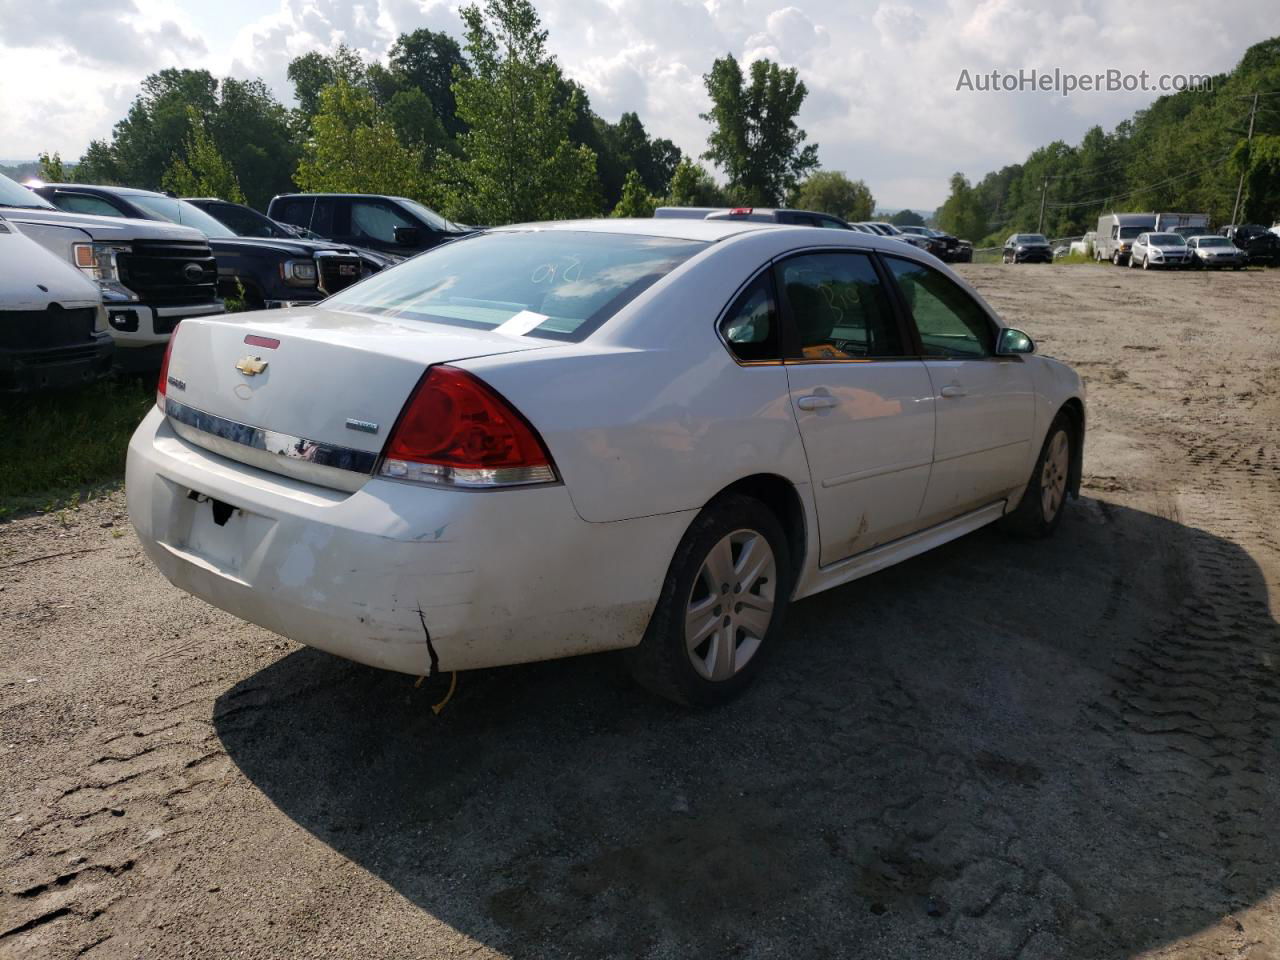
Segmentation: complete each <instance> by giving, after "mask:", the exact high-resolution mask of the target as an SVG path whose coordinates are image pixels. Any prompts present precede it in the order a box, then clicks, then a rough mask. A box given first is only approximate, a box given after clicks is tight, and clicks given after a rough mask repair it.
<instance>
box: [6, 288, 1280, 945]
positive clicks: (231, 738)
mask: <svg viewBox="0 0 1280 960" xmlns="http://www.w3.org/2000/svg"><path fill="white" fill-rule="evenodd" d="M964 272H965V273H966V274H967V275H968V276H969V277H970V278H971V279H972V280H973V282H974V283H975V284H976V285H977V286H978V287H979V288H980V289H981V290H982V291H983V292H984V293H985V294H986V295H987V296H988V297H989V299H990V300H991V301H992V303H993V304H995V306H996V307H997V308H998V309H1000V310H1001V311H1002V312H1003V313H1004V315H1005V316H1006V317H1007V319H1008V320H1009V321H1010V322H1011V323H1013V324H1014V325H1017V326H1020V327H1023V328H1025V329H1026V330H1028V331H1029V332H1030V333H1032V335H1033V336H1035V337H1036V338H1037V339H1038V341H1039V343H1040V344H1041V348H1042V349H1043V350H1044V351H1045V352H1047V353H1051V354H1054V355H1056V356H1059V357H1062V358H1063V359H1065V360H1067V361H1069V362H1071V363H1073V364H1075V365H1076V367H1077V368H1078V369H1079V370H1080V371H1082V372H1083V374H1084V375H1085V377H1086V378H1087V379H1088V381H1089V390H1090V397H1089V399H1090V416H1091V422H1090V431H1089V436H1088V443H1087V450H1086V461H1085V484H1084V485H1085V489H1084V491H1083V494H1084V495H1083V497H1082V498H1081V500H1080V501H1079V502H1077V503H1075V504H1073V505H1072V509H1071V513H1070V514H1069V516H1068V517H1067V518H1066V521H1065V523H1064V524H1063V526H1062V528H1061V529H1060V531H1059V533H1058V536H1057V537H1056V538H1054V539H1053V540H1051V541H1045V542H1039V543H1020V542H1011V541H1009V540H1006V539H1005V538H1003V537H1002V536H1001V535H1000V534H999V533H998V532H995V531H991V530H987V531H981V532H979V533H976V534H973V535H971V536H969V537H966V538H964V539H963V540H960V541H958V542H955V543H952V544H950V545H948V546H946V547H944V548H942V549H940V550H937V551H935V552H933V553H931V554H929V555H926V556H924V557H921V558H918V559H916V560H912V561H910V562H907V563H905V564H901V565H899V566H898V567H895V568H893V569H891V570H888V571H886V572H884V573H881V574H878V575H876V576H873V577H870V578H867V579H865V580H862V581H859V582H857V583H854V584H851V585H849V586H846V587H843V588H840V589H838V590H833V591H830V592H828V593H826V594H823V595H821V596H819V597H816V598H813V599H811V600H806V601H804V602H802V603H800V604H798V605H797V606H796V607H794V608H793V611H792V619H791V621H790V624H789V629H788V631H787V636H786V639H785V642H784V643H783V645H782V646H781V647H780V648H779V649H778V650H777V651H776V653H775V658H774V659H773V661H772V663H771V664H770V668H769V669H768V670H767V671H765V673H764V674H763V675H762V677H761V680H760V682H759V683H758V684H757V685H756V686H755V687H754V688H753V689H752V690H751V691H750V693H749V694H748V695H747V696H746V697H744V698H743V699H741V700H740V701H738V702H736V703H734V704H732V705H731V706H729V707H727V708H725V709H721V710H718V711H714V712H709V713H694V712H686V711H682V710H679V709H676V708H673V707H671V706H669V705H667V704H665V703H661V702H656V701H654V700H652V699H650V698H648V697H647V696H645V695H643V694H642V693H640V692H638V691H637V690H635V689H634V688H633V687H632V686H631V685H630V684H629V683H628V681H627V680H626V679H625V678H624V676H623V675H622V673H621V671H620V669H619V667H618V665H617V663H616V660H615V659H614V658H612V657H595V658H586V659H580V660H573V661H563V662H559V663H549V664H538V665H533V666H528V667H521V668H512V669H506V670H495V671H487V672H483V673H479V674H469V675H464V676H463V677H461V678H460V687H459V692H458V695H457V696H455V698H454V700H453V702H452V703H451V704H450V705H449V706H448V708H447V709H446V710H445V711H444V713H443V714H442V715H441V716H439V717H437V716H435V715H433V714H432V712H431V710H430V709H429V705H430V704H431V703H433V702H435V701H436V700H438V699H439V697H440V694H441V691H440V689H439V687H438V686H435V685H434V683H433V684H432V685H425V686H423V687H422V688H418V689H415V687H414V686H413V680H412V678H407V677H403V676H399V675H395V674H389V673H379V672H377V671H374V670H370V669H368V668H365V667H361V666H357V665H355V664H351V663H347V662H344V661H342V660H338V659H335V658H332V657H329V656H327V655H324V654H320V653H316V652H314V651H311V650H308V649H305V648H302V647H299V646H297V645H295V644H293V643H291V642H288V641H284V640H282V639H280V638H278V637H276V636H273V635H271V634H269V633H266V632H265V631H262V630H260V629H258V628H256V627H251V626H248V625H246V624H243V623H240V622H239V621H237V620H235V619H234V618H232V617H230V616H227V615H226V614H223V613H221V612H219V611H217V610H214V609H213V608H211V607H209V606H207V605H205V604H204V603H202V602H200V601H198V600H195V599H193V598H191V597H188V596H186V595H184V594H182V593H180V592H179V591H177V590H176V589H174V588H172V587H170V586H169V585H168V584H167V583H166V582H165V581H163V580H162V579H161V578H160V576H159V575H158V574H157V573H156V572H155V571H154V570H153V569H152V568H151V567H150V565H149V564H148V563H147V562H146V560H145V559H144V557H143V555H142V552H141V550H140V548H139V546H138V544H137V542H136V540H135V539H134V536H133V533H132V531H131V529H130V528H129V525H128V521H127V518H126V517H125V513H124V506H123V499H122V497H121V496H119V495H117V496H113V497H109V498H107V499H103V500H99V501H96V502H94V503H92V504H90V505H87V506H84V507H82V508H80V509H78V510H75V511H71V512H68V513H64V514H55V515H44V516H38V517H29V518H25V519H20V520H16V521H13V522H10V523H6V524H3V525H0V626H2V632H0V644H2V647H0V649H2V651H3V658H2V660H0V784H3V790H2V791H0V955H3V956H5V957H10V956H11V957H41V958H44V957H52V958H65V957H76V956H88V957H91V958H95V960H101V958H111V957H139V956H146V957H308V958H311V957H350V958H360V960H366V958H377V957H397V958H399V957H472V958H481V957H497V956H519V957H591V958H598V957H649V958H676V957H680V958H685V957H721V956H735V957H745V958H755V957H784V958H797V957H803V958H822V957H848V956H858V957H885V958H895V960H896V958H902V957H982V958H993V957H1015V956H1019V957H1026V958H1038V957H1063V958H1068V957H1069V958H1087V957H1138V956H1141V957H1184V958H1191V957H1195V958H1209V957H1214V958H1217V957H1235V958H1255V960H1257V958H1263V957H1268V958H1269V957H1276V956H1280V919H1278V918H1280V895H1278V893H1277V885H1278V884H1280V858H1278V857H1277V849H1276V847H1277V833H1276V830H1275V826H1274V825H1275V823H1276V820H1277V814H1278V813H1280V802H1278V801H1280V796H1278V794H1280V786H1278V784H1280V780H1278V779H1277V772H1278V771H1280V756H1278V755H1277V751H1278V745H1280V738H1278V737H1277V734H1278V733H1280V692H1278V691H1277V684H1276V679H1277V669H1278V668H1280V627H1278V626H1277V623H1276V620H1275V617H1274V615H1273V614H1272V612H1271V611H1272V610H1273V609H1275V601H1274V597H1273V596H1272V594H1273V592H1274V591H1275V590H1276V589H1277V588H1278V587H1280V529H1278V528H1280V521H1278V520H1277V518H1278V517H1280V482H1278V481H1280V377H1278V373H1280V340H1277V331H1278V330H1280V311H1278V310H1277V306H1276V302H1277V298H1276V292H1277V281H1280V274H1278V273H1276V272H1271V273H1266V274H1264V273H1261V272H1256V271H1249V272H1246V273H1243V274H1235V273H1226V274H1218V275H1212V276H1206V275H1201V274H1189V273H1187V274H1181V273H1180V274H1174V275H1168V276H1165V275H1160V276H1153V275H1151V274H1149V273H1139V272H1136V271H1130V270H1117V269H1114V268H1109V267H1098V266H1093V265H1088V266H1071V267H1038V266H1021V267H1001V266H972V267H968V268H964ZM1268 824H1270V825H1271V826H1270V827H1268Z"/></svg>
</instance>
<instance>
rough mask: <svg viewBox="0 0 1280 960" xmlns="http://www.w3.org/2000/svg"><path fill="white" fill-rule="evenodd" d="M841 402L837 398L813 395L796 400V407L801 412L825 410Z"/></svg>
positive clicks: (819, 394) (818, 394) (827, 395)
mask: <svg viewBox="0 0 1280 960" xmlns="http://www.w3.org/2000/svg"><path fill="white" fill-rule="evenodd" d="M839 402H840V401H839V400H837V399H836V398H835V397H833V396H830V395H829V394H822V393H811V394H809V395H808V396H807V397H798V398H796V406H797V407H799V408H800V409H801V410H825V409H827V408H828V407H834V406H835V405H836V404H837V403H839Z"/></svg>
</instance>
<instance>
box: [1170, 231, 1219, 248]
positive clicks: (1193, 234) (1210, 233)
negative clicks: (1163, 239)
mask: <svg viewBox="0 0 1280 960" xmlns="http://www.w3.org/2000/svg"><path fill="white" fill-rule="evenodd" d="M1169 232H1170V233H1176V234H1177V235H1178V236H1180V237H1181V238H1182V239H1183V240H1185V241H1186V242H1187V243H1188V244H1190V243H1191V238H1192V237H1203V236H1216V234H1214V232H1213V231H1212V230H1210V229H1209V228H1208V227H1174V228H1173V229H1172V230H1170V231H1169Z"/></svg>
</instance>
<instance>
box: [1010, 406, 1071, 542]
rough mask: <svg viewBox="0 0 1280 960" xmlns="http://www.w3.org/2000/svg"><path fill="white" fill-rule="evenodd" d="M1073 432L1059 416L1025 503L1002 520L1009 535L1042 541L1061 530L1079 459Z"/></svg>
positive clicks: (1025, 497) (1029, 483)
mask: <svg viewBox="0 0 1280 960" xmlns="http://www.w3.org/2000/svg"><path fill="white" fill-rule="evenodd" d="M1073 432H1074V428H1073V427H1072V425H1071V420H1070V418H1069V417H1068V416H1067V415H1066V414H1065V413H1059V414H1058V415H1057V416H1056V417H1055V418H1054V420H1053V423H1052V424H1051V425H1050V426H1049V432H1048V434H1047V435H1046V436H1045V438H1044V446H1043V447H1042V448H1041V449H1040V456H1039V457H1038V458H1037V459H1036V465H1035V468H1034V469H1033V470H1032V471H1031V479H1030V480H1028V481H1027V489H1026V490H1025V491H1024V492H1023V494H1022V502H1021V503H1019V504H1018V508H1017V509H1016V510H1014V511H1013V513H1008V514H1005V516H1004V517H1003V518H1001V521H1000V524H1001V526H1002V527H1003V529H1004V530H1005V531H1006V532H1007V533H1010V534H1012V535H1014V536H1018V537H1027V538H1031V539H1039V538H1043V537H1049V536H1052V535H1053V532H1054V531H1055V530H1057V529H1058V524H1060V523H1061V522H1062V514H1063V513H1064V512H1065V509H1066V506H1067V488H1068V486H1069V485H1070V481H1071V458H1072V457H1073V456H1075V444H1074V442H1073V439H1074V438H1073Z"/></svg>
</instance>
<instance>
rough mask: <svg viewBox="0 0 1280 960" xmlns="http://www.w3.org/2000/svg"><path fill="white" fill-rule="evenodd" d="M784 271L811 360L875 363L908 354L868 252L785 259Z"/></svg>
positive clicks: (802, 345) (798, 327)
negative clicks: (884, 358)
mask: <svg viewBox="0 0 1280 960" xmlns="http://www.w3.org/2000/svg"><path fill="white" fill-rule="evenodd" d="M780 272H781V279H782V285H783V289H784V291H785V293H786V297H787V302H788V304H790V306H791V314H792V317H793V318H794V322H795V328H796V333H797V335H798V337H799V340H800V350H801V353H802V354H803V356H804V358H805V359H807V360H870V359H873V358H876V357H900V356H902V355H903V354H904V353H905V352H906V351H905V350H904V349H903V345H902V336H901V333H900V331H899V329H898V324H897V320H896V318H895V317H894V314H893V307H892V305H891V304H890V302H889V298H888V296H887V295H886V294H885V291H884V287H883V286H881V284H880V278H879V276H878V275H877V274H876V271H875V267H874V266H873V265H872V263H871V258H870V257H869V256H867V255H866V254H864V253H810V254H804V255H802V256H798V257H791V258H790V259H788V260H784V261H783V263H782V267H781V271H780Z"/></svg>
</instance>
